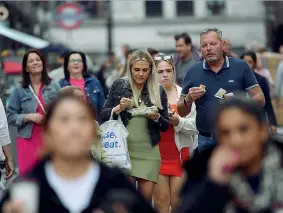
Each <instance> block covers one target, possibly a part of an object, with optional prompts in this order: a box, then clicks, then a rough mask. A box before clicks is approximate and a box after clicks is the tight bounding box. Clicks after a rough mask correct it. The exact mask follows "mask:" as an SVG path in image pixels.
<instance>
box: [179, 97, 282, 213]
mask: <svg viewBox="0 0 283 213" xmlns="http://www.w3.org/2000/svg"><path fill="white" fill-rule="evenodd" d="M219 107H220V109H219V110H218V111H217V112H216V113H215V121H216V122H215V137H216V139H217V146H216V148H215V149H214V150H212V149H208V150H206V151H204V152H202V153H200V154H196V155H195V156H194V157H193V158H192V159H191V160H190V161H189V162H187V163H186V165H185V170H186V172H187V173H188V174H189V175H188V180H187V181H186V183H185V185H184V187H183V189H182V200H183V201H182V204H181V206H180V208H179V210H178V211H177V212H178V213H208V212H209V213H229V212H230V213H231V212H234V213H251V212H257V213H271V212H282V210H283V196H282V194H283V164H282V162H283V161H282V160H283V145H282V142H280V141H275V140H270V139H269V133H268V125H267V122H266V115H265V112H264V110H263V109H262V108H261V107H260V106H258V104H257V103H256V102H254V101H252V100H249V99H246V98H245V99H240V98H231V100H228V101H226V102H224V103H223V104H222V105H220V106H219Z"/></svg>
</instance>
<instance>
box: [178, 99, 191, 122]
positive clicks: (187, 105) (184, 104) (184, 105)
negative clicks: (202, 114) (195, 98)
mask: <svg viewBox="0 0 283 213" xmlns="http://www.w3.org/2000/svg"><path fill="white" fill-rule="evenodd" d="M186 97H187V96H184V95H181V97H180V99H179V101H178V103H177V108H178V113H179V115H180V116H181V117H186V116H187V115H188V114H189V113H190V112H191V109H192V104H193V102H190V101H189V100H188V99H187V98H186Z"/></svg>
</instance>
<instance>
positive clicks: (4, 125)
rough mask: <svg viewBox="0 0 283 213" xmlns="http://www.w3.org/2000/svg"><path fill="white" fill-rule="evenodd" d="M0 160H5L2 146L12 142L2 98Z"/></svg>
mask: <svg viewBox="0 0 283 213" xmlns="http://www.w3.org/2000/svg"><path fill="white" fill-rule="evenodd" d="M0 143H1V148H0V161H4V160H5V154H4V152H3V149H2V147H3V146H7V145H8V144H10V143H11V139H10V135H9V128H8V122H7V116H6V113H5V109H4V106H3V102H2V100H1V99H0Z"/></svg>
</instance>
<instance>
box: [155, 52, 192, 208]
mask: <svg viewBox="0 0 283 213" xmlns="http://www.w3.org/2000/svg"><path fill="white" fill-rule="evenodd" d="M154 59H155V64H156V67H157V73H158V80H159V83H160V84H162V85H163V87H164V88H165V90H166V93H167V97H168V105H169V107H168V108H169V109H170V112H169V114H170V123H171V125H170V127H169V129H168V130H167V131H166V132H164V133H161V142H160V143H159V149H160V154H161V168H160V173H159V177H158V182H157V185H156V187H155V205H156V207H157V208H158V210H159V212H160V213H169V211H170V206H171V209H172V211H174V208H175V207H176V203H177V192H178V188H179V186H180V184H181V177H182V176H183V169H182V164H183V161H185V160H187V159H188V158H189V153H190V150H193V149H194V148H195V147H194V136H195V135H196V134H197V129H196V123H195V119H196V110H195V105H193V108H192V109H193V110H192V111H191V113H190V114H189V115H188V116H187V117H185V118H182V117H180V116H179V115H178V112H177V102H178V100H179V97H180V95H181V88H180V87H179V86H178V85H176V84H175V81H174V76H175V73H174V72H175V69H174V65H173V60H172V57H171V56H166V55H159V56H157V57H155V58H154Z"/></svg>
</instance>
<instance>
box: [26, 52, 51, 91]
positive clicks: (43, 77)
mask: <svg viewBox="0 0 283 213" xmlns="http://www.w3.org/2000/svg"><path fill="white" fill-rule="evenodd" d="M31 53H35V54H37V55H38V56H39V58H40V60H41V61H42V68H43V70H42V73H41V82H42V83H43V84H44V85H48V84H50V82H51V79H50V78H49V76H48V74H47V67H46V63H45V60H44V57H43V56H42V54H41V53H40V52H39V50H36V49H30V50H29V51H27V52H26V53H25V55H24V57H23V61H22V76H23V81H22V86H23V88H28V86H29V85H30V83H31V82H30V74H29V73H28V72H27V62H28V57H29V54H31Z"/></svg>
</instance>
